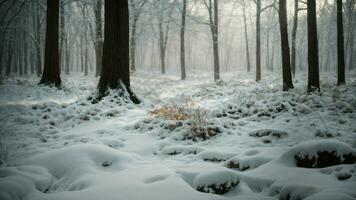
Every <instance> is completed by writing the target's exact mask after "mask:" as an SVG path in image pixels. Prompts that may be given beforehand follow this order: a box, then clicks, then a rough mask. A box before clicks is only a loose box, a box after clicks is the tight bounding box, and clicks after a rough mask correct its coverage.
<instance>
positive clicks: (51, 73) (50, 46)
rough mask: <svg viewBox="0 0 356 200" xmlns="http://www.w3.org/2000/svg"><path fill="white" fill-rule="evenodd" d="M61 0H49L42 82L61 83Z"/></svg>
mask: <svg viewBox="0 0 356 200" xmlns="http://www.w3.org/2000/svg"><path fill="white" fill-rule="evenodd" d="M58 23H59V0H47V23H46V24H47V29H46V46H45V65H44V70H43V75H42V79H41V81H40V84H55V85H56V86H57V87H59V86H60V84H61V78H60V71H59V52H58Z"/></svg>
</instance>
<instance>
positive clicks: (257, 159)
mask: <svg viewBox="0 0 356 200" xmlns="http://www.w3.org/2000/svg"><path fill="white" fill-rule="evenodd" d="M271 160H272V158H270V157H265V156H260V155H255V156H243V155H239V156H235V157H233V158H230V159H229V160H227V161H226V162H225V166H226V167H227V168H230V169H236V170H239V171H246V170H249V169H255V168H257V167H259V166H261V165H263V164H266V163H267V162H269V161H271Z"/></svg>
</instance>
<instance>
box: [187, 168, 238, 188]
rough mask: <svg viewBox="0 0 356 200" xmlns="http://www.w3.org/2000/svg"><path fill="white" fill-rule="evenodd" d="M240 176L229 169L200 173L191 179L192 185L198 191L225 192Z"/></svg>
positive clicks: (236, 182)
mask: <svg viewBox="0 0 356 200" xmlns="http://www.w3.org/2000/svg"><path fill="white" fill-rule="evenodd" d="M239 182H240V176H239V175H237V174H236V173H234V172H232V171H229V170H219V171H214V172H209V173H201V174H199V175H197V176H196V177H195V178H194V180H193V186H194V188H196V189H197V190H198V191H200V192H206V193H213V194H225V193H227V192H229V191H230V190H231V189H232V188H234V187H235V186H236V185H238V184H239Z"/></svg>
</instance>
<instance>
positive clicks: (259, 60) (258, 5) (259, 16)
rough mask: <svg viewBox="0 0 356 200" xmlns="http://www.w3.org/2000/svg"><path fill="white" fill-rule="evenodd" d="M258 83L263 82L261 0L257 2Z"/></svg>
mask: <svg viewBox="0 0 356 200" xmlns="http://www.w3.org/2000/svg"><path fill="white" fill-rule="evenodd" d="M256 7H257V10H256V12H257V13H256V81H257V82H258V81H260V80H261V0H257V1H256Z"/></svg>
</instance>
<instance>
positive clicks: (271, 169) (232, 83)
mask: <svg viewBox="0 0 356 200" xmlns="http://www.w3.org/2000/svg"><path fill="white" fill-rule="evenodd" d="M222 77H223V81H220V82H218V83H214V82H213V81H211V79H212V77H210V76H208V75H205V74H202V75H199V76H195V77H189V79H188V80H186V81H180V80H179V77H176V76H169V75H154V74H149V73H139V74H136V75H134V77H133V80H132V85H133V86H132V87H133V90H134V91H135V92H136V94H137V96H139V97H140V98H141V99H142V101H143V102H142V103H141V104H140V105H133V104H127V103H125V100H123V99H121V98H118V97H117V96H115V94H112V95H110V96H108V97H106V98H105V99H104V100H103V101H102V102H100V103H98V104H92V103H91V101H90V100H88V97H89V96H91V95H92V93H93V92H94V91H95V88H96V83H97V81H98V80H97V79H89V78H85V77H82V76H78V75H77V76H71V77H64V78H63V79H64V80H63V85H64V87H63V88H62V89H60V90H57V89H55V88H50V87H43V86H42V87H40V86H38V85H37V81H38V80H37V79H36V78H34V77H27V78H12V79H4V80H2V82H1V84H0V123H1V129H0V136H1V137H0V139H1V140H0V142H1V143H0V158H1V165H2V167H1V168H0V199H1V200H7V199H11V200H12V199H31V200H40V199H56V200H57V199H63V200H64V199H83V200H84V199H85V200H90V199H93V200H97V199H103V200H111V199H115V200H117V199H123V200H141V199H145V200H151V199H152V200H153V199H162V200H163V199H164V200H167V199H169V200H171V199H172V200H174V199H177V200H181V199H192V200H195V199H197V200H199V199H202V200H206V199H214V200H216V199H241V200H245V199H284V200H287V199H289V200H291V199H293V200H296V199H307V200H328V199H329V200H349V199H356V190H355V188H356V164H354V163H355V162H356V150H355V148H356V76H355V75H353V76H349V77H348V79H347V82H348V84H347V85H346V86H341V87H336V86H335V83H336V80H335V78H334V77H333V76H331V75H327V74H322V76H321V90H322V94H321V95H318V94H311V95H307V94H306V93H305V91H306V80H305V79H306V75H298V76H297V78H296V79H295V80H294V83H295V89H294V90H292V91H289V92H282V91H281V89H280V88H281V84H280V82H281V80H280V78H279V77H276V76H273V75H272V74H264V79H263V81H262V82H261V83H256V82H255V81H254V80H253V77H254V74H252V73H251V74H246V73H243V72H235V73H229V74H224V75H223V76H222ZM167 112H168V113H167ZM352 163H353V164H352Z"/></svg>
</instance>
